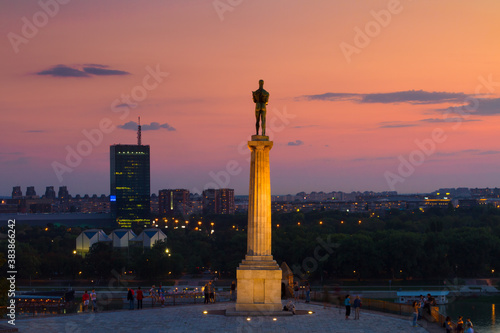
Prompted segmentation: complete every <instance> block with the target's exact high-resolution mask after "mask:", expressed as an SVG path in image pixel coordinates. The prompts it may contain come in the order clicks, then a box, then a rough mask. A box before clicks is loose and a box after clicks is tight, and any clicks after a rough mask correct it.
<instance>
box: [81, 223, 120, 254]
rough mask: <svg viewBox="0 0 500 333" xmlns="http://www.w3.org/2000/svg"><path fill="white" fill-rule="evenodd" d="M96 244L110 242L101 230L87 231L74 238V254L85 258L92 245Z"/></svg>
mask: <svg viewBox="0 0 500 333" xmlns="http://www.w3.org/2000/svg"><path fill="white" fill-rule="evenodd" d="M98 242H111V239H110V238H109V237H108V236H107V235H106V233H105V232H104V231H103V230H102V229H88V230H85V231H83V232H82V233H81V234H80V235H78V237H76V252H77V253H78V254H80V255H82V256H85V255H86V254H87V253H88V252H89V250H90V248H91V247H92V245H94V244H95V243H98Z"/></svg>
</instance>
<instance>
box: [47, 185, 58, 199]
mask: <svg viewBox="0 0 500 333" xmlns="http://www.w3.org/2000/svg"><path fill="white" fill-rule="evenodd" d="M45 198H46V199H55V198H56V191H55V190H54V186H47V187H46V188H45Z"/></svg>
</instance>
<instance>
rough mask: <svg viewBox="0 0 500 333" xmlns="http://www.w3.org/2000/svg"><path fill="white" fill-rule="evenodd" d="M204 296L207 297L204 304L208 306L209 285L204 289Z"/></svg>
mask: <svg viewBox="0 0 500 333" xmlns="http://www.w3.org/2000/svg"><path fill="white" fill-rule="evenodd" d="M203 295H204V296H205V301H204V302H203V303H204V304H208V296H209V291H208V283H206V284H205V287H204V288H203Z"/></svg>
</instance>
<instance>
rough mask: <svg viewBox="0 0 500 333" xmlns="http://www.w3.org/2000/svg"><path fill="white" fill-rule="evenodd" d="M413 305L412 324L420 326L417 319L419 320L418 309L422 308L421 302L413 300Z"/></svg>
mask: <svg viewBox="0 0 500 333" xmlns="http://www.w3.org/2000/svg"><path fill="white" fill-rule="evenodd" d="M412 307H413V323H412V326H413V327H418V325H417V320H418V309H419V308H420V303H419V302H417V301H413V304H412Z"/></svg>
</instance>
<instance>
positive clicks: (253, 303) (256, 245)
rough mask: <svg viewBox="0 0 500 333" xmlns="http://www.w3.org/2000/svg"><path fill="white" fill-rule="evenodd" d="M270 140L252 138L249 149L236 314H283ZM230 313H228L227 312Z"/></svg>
mask: <svg viewBox="0 0 500 333" xmlns="http://www.w3.org/2000/svg"><path fill="white" fill-rule="evenodd" d="M272 146H273V142H272V141H269V137H267V136H261V135H253V136H252V141H249V142H248V147H249V148H250V151H251V152H252V159H251V162H250V163H251V164H250V193H249V198H248V229H247V230H248V239H247V255H246V256H245V260H243V261H242V262H241V264H240V266H239V267H238V268H237V270H236V278H237V281H238V285H237V300H236V306H235V310H236V312H240V313H242V312H244V313H246V314H253V315H265V314H273V313H278V312H282V305H281V278H282V274H281V269H280V267H279V266H278V264H277V263H276V261H275V260H273V256H272V255H271V178H270V168H269V151H270V150H271V148H272ZM226 313H227V312H226Z"/></svg>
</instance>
